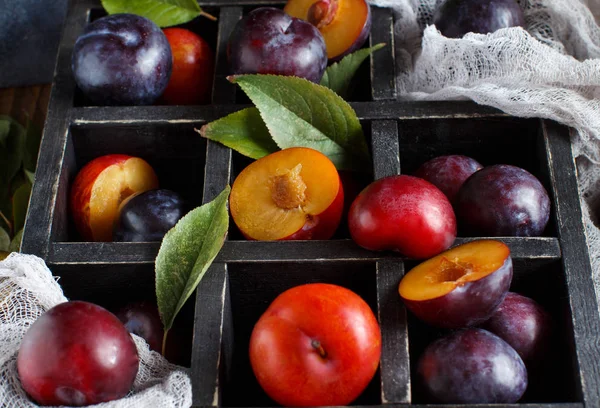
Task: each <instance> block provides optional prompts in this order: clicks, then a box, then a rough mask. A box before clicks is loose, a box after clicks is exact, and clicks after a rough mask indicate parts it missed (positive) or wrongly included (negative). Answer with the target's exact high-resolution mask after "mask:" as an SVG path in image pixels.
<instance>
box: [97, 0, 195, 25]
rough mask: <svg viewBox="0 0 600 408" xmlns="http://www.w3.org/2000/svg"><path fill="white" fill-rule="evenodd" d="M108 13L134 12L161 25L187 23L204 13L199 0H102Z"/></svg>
mask: <svg viewBox="0 0 600 408" xmlns="http://www.w3.org/2000/svg"><path fill="white" fill-rule="evenodd" d="M102 7H104V9H105V10H106V12H107V13H108V14H116V13H132V14H137V15H139V16H143V17H146V18H148V19H150V20H152V21H154V22H155V23H156V24H157V25H158V26H159V27H170V26H174V25H178V24H183V23H187V22H188V21H191V20H193V19H194V18H196V17H198V16H199V15H200V14H201V13H202V9H201V8H200V6H199V5H198V1H197V0H102Z"/></svg>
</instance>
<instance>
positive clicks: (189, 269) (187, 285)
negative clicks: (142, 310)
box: [155, 186, 231, 346]
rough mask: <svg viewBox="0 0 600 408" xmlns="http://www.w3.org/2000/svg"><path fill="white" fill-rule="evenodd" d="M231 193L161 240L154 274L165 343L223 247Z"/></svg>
mask: <svg viewBox="0 0 600 408" xmlns="http://www.w3.org/2000/svg"><path fill="white" fill-rule="evenodd" d="M230 190H231V189H230V187H229V186H227V187H226V188H225V189H224V190H223V191H222V192H221V193H220V194H219V195H218V196H217V197H216V198H215V199H214V200H213V201H211V202H209V203H207V204H204V205H202V206H200V207H198V208H196V209H194V210H192V211H190V212H189V213H188V214H186V215H185V216H184V217H183V218H182V219H181V220H179V222H178V223H177V224H176V225H175V226H174V227H173V228H172V229H171V230H170V231H169V232H167V234H166V235H165V237H164V238H163V240H162V243H161V246H160V249H159V251H158V255H157V257H156V261H155V271H156V298H157V302H158V310H159V312H160V318H161V320H162V322H163V325H164V327H165V339H166V334H167V332H168V330H169V329H170V328H171V326H172V325H173V321H174V320H175V317H176V316H177V313H178V312H179V311H180V310H181V308H182V307H183V305H184V304H185V302H186V300H187V299H188V298H189V297H190V296H191V294H192V293H193V292H194V290H195V289H196V287H197V286H198V284H199V283H200V280H201V279H202V277H203V276H204V274H205V273H206V271H207V269H208V267H209V266H210V265H211V263H212V261H213V260H214V259H215V257H216V256H217V254H218V253H219V251H220V250H221V247H222V246H223V242H224V240H225V235H226V234H227V229H228V228H229V213H228V210H227V201H228V197H229V192H230ZM163 346H164V343H163Z"/></svg>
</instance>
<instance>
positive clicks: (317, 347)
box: [310, 340, 327, 358]
mask: <svg viewBox="0 0 600 408" xmlns="http://www.w3.org/2000/svg"><path fill="white" fill-rule="evenodd" d="M310 345H311V346H313V348H314V349H315V350H316V351H317V353H319V355H320V356H321V358H327V352H326V351H325V349H324V348H323V346H322V345H321V342H320V341H319V340H311V342H310Z"/></svg>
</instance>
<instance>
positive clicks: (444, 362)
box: [417, 328, 528, 404]
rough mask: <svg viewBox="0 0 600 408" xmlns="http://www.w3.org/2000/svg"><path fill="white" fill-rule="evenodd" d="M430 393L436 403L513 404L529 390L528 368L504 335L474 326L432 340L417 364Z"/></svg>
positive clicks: (421, 377)
mask: <svg viewBox="0 0 600 408" xmlns="http://www.w3.org/2000/svg"><path fill="white" fill-rule="evenodd" d="M417 364H418V365H417V372H418V374H419V379H420V381H422V384H423V385H424V388H425V390H426V393H427V395H428V396H429V397H431V398H432V399H433V400H434V401H435V402H441V403H455V404H490V403H499V404H509V403H515V402H517V401H518V400H519V399H520V398H521V397H522V396H523V394H524V393H525V390H526V389H527V384H528V381H527V369H526V368H525V364H524V363H523V360H521V357H519V354H518V353H517V352H516V351H515V350H514V349H513V348H512V347H511V346H510V345H509V344H508V343H506V342H505V341H504V340H502V339H501V338H500V337H498V336H496V335H495V334H492V333H490V332H488V331H486V330H483V329H478V328H470V329H465V330H461V331H458V332H455V333H452V334H450V335H448V336H446V337H443V338H441V339H438V340H436V341H434V342H433V343H431V344H430V345H429V346H427V348H426V349H425V351H424V353H423V354H422V355H421V357H420V359H419V361H418V363H417Z"/></svg>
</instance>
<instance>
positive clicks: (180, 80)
mask: <svg viewBox="0 0 600 408" xmlns="http://www.w3.org/2000/svg"><path fill="white" fill-rule="evenodd" d="M163 32H164V33H165V36H166V37H167V40H168V41H169V45H170V46H171V53H172V54H173V69H172V72H171V78H170V79H169V83H168V84H167V88H166V89H165V91H164V92H163V94H162V96H161V100H162V102H164V103H166V104H168V105H194V104H205V103H208V102H210V95H211V90H212V84H213V72H214V67H215V55H214V53H213V51H212V49H211V48H210V46H209V45H208V43H207V42H206V41H205V40H204V39H203V38H202V37H200V36H199V35H197V34H195V33H193V32H191V31H190V30H186V29H184V28H178V27H172V28H165V29H164V30H163Z"/></svg>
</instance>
